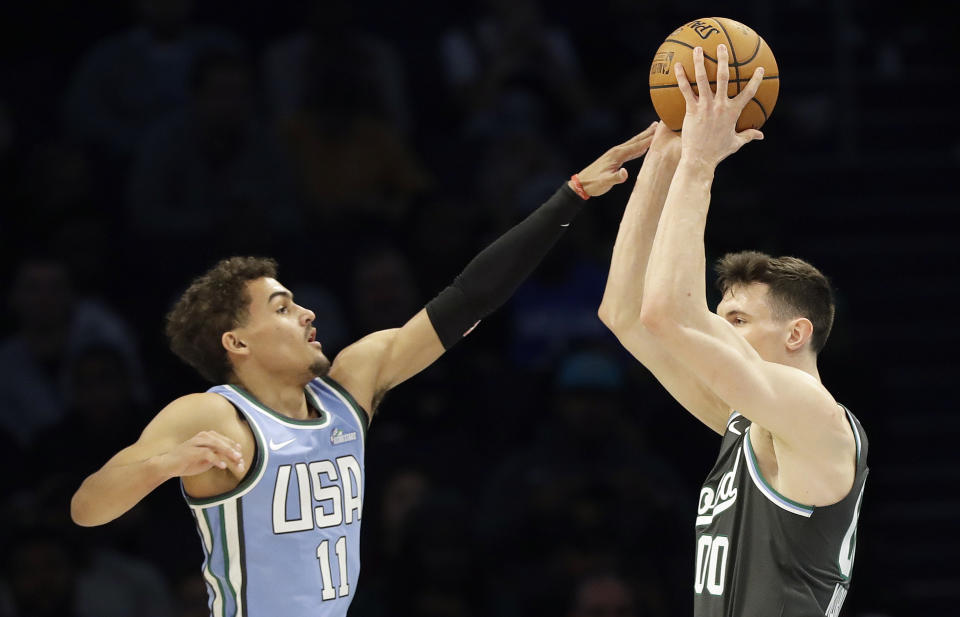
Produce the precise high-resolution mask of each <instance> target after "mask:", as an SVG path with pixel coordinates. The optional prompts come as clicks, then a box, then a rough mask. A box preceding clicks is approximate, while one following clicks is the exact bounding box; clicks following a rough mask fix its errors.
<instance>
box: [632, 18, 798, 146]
mask: <svg viewBox="0 0 960 617" xmlns="http://www.w3.org/2000/svg"><path fill="white" fill-rule="evenodd" d="M721 43H725V44H726V45H727V50H728V57H729V58H730V62H729V72H730V84H729V86H728V88H727V94H728V95H729V96H731V97H732V96H736V95H737V94H738V93H739V92H740V90H741V89H743V88H744V87H746V85H747V82H749V81H750V77H751V76H752V75H753V71H754V70H756V68H757V67H760V66H762V67H763V82H762V83H761V84H760V89H759V90H757V94H756V96H754V97H753V99H752V100H751V101H750V102H749V103H747V106H746V107H744V108H743V112H742V113H741V114H740V119H739V120H737V131H743V130H746V129H758V128H760V127H761V126H763V123H764V122H766V121H767V118H769V117H770V114H771V113H773V107H774V105H776V103H777V94H778V93H779V92H780V71H779V70H778V69H777V61H776V59H775V58H774V57H773V52H772V51H770V46H769V45H767V42H766V41H764V40H763V38H762V37H761V36H760V35H759V34H757V33H756V32H754V31H753V30H752V29H751V28H749V27H748V26H745V25H743V24H741V23H740V22H737V21H734V20H732V19H727V18H726V17H704V18H702V19H697V20H695V21H691V22H690V23H688V24H684V25H682V26H680V27H679V28H677V29H676V30H674V31H673V32H671V33H670V36H668V37H667V40H665V41H664V42H663V44H662V45H660V48H659V49H657V53H656V54H655V55H654V57H653V64H651V65H650V98H651V99H652V100H653V108H654V109H656V110H657V115H658V116H660V119H661V120H663V121H664V122H665V123H666V124H667V126H669V127H670V128H671V129H673V130H674V131H679V130H680V128H681V127H682V126H683V116H684V114H685V113H686V108H687V107H686V101H684V99H683V94H682V93H681V92H680V88H679V87H678V86H677V78H676V75H675V74H674V72H673V65H674V64H676V63H677V62H679V63H681V64H682V65H683V70H684V72H685V73H686V75H687V78H688V79H689V80H690V85H691V86H693V91H694V93H697V83H696V78H695V77H694V74H695V73H694V68H693V48H694V47H702V48H703V60H704V68H706V69H707V78H708V79H709V80H710V83H711V89H712V90H713V91H714V92H716V89H717V86H716V80H717V45H719V44H721Z"/></svg>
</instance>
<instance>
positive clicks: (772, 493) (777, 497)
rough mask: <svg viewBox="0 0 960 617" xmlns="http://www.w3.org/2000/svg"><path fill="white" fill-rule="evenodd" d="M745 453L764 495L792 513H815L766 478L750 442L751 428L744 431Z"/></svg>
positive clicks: (751, 472)
mask: <svg viewBox="0 0 960 617" xmlns="http://www.w3.org/2000/svg"><path fill="white" fill-rule="evenodd" d="M743 454H744V458H745V459H746V463H747V471H748V472H749V473H750V478H751V479H752V480H753V484H754V486H756V487H757V488H758V489H759V490H760V492H761V493H763V495H764V497H766V498H767V499H769V500H770V501H772V502H773V503H774V504H775V505H776V506H778V507H779V508H781V509H783V510H786V511H787V512H790V513H791V514H796V515H798V516H802V517H804V518H810V516H811V515H812V514H813V510H814V507H813V506H808V505H806V504H802V503H800V502H797V501H794V500H792V499H790V498H789V497H785V496H783V495H781V494H780V493H779V492H777V490H776V489H774V488H773V487H772V486H770V485H769V484H768V483H767V481H766V480H765V479H764V477H763V474H762V473H761V472H760V465H759V464H757V457H756V455H755V454H754V453H753V444H752V443H751V442H750V431H749V429H748V430H746V431H744V439H743Z"/></svg>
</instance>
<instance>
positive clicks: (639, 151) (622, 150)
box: [577, 122, 658, 197]
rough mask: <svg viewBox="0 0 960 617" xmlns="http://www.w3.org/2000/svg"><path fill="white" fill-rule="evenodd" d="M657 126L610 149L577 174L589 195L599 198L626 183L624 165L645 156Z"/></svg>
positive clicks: (652, 126)
mask: <svg viewBox="0 0 960 617" xmlns="http://www.w3.org/2000/svg"><path fill="white" fill-rule="evenodd" d="M657 124H658V123H657V122H654V123H653V124H651V125H650V126H648V127H647V128H646V130H644V131H643V132H642V133H640V134H639V135H637V136H636V137H634V138H633V139H631V140H630V141H626V142H624V143H622V144H620V145H619V146H614V147H613V148H610V149H609V150H607V151H606V152H604V153H603V155H602V156H601V157H600V158H598V159H597V160H595V161H594V162H592V163H590V164H589V165H588V166H587V167H586V168H585V169H584V170H583V171H581V172H580V173H579V174H577V177H578V178H580V184H582V185H583V190H584V191H586V193H587V195H589V196H590V197H597V196H598V195H603V194H604V193H606V192H607V191H609V190H610V189H611V188H613V185H614V184H622V183H623V182H626V180H627V176H628V175H629V174H628V173H627V170H626V169H623V164H624V163H626V162H627V161H632V160H633V159H636V158H639V157H641V156H643V154H644V153H645V152H646V151H647V148H649V147H650V142H651V141H652V140H653V132H654V131H655V130H656V128H657Z"/></svg>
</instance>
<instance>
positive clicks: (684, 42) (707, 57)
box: [664, 39, 717, 64]
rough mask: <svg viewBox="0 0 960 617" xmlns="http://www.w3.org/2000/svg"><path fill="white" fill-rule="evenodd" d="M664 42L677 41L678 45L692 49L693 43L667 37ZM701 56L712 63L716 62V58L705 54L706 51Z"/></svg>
mask: <svg viewBox="0 0 960 617" xmlns="http://www.w3.org/2000/svg"><path fill="white" fill-rule="evenodd" d="M664 43H677V44H678V45H683V46H684V47H686V48H687V49H693V45H691V44H690V43H687V42H686V41H678V40H677V39H667V40H666V41H664ZM703 57H704V58H706V59H707V60H709V61H710V62H713V63H714V64H716V62H717V59H716V58H711V57H710V56H708V55H707V53H706V52H704V53H703Z"/></svg>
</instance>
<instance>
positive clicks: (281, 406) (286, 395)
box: [237, 373, 310, 420]
mask: <svg viewBox="0 0 960 617" xmlns="http://www.w3.org/2000/svg"><path fill="white" fill-rule="evenodd" d="M237 377H238V379H239V382H240V385H242V386H243V387H244V389H246V390H247V391H248V392H249V393H250V394H252V395H253V396H254V397H255V398H256V399H257V400H258V401H260V402H261V403H263V404H264V405H266V406H267V407H269V408H270V409H272V410H273V411H275V412H277V413H279V414H281V415H284V416H287V417H288V418H291V419H294V420H306V419H308V418H310V407H309V406H308V405H307V397H306V394H304V391H303V388H304V387H305V386H306V383H305V382H304V381H303V380H282V379H277V377H276V376H275V375H261V374H249V373H248V374H240V375H237Z"/></svg>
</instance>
